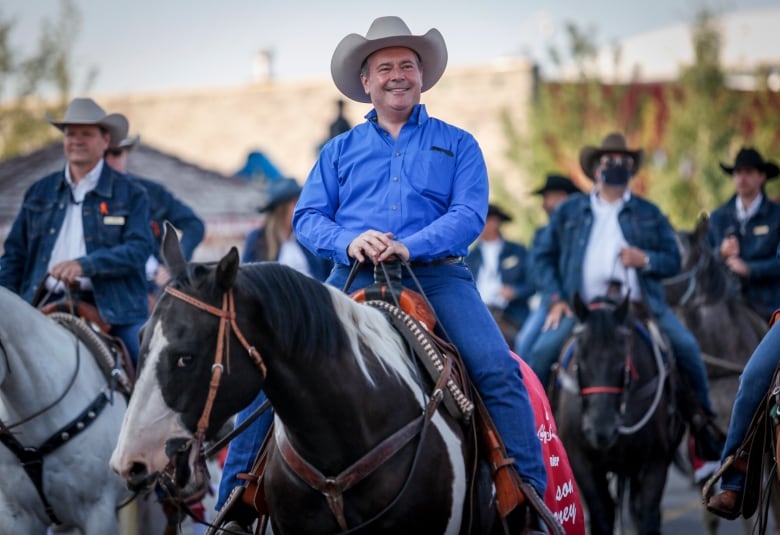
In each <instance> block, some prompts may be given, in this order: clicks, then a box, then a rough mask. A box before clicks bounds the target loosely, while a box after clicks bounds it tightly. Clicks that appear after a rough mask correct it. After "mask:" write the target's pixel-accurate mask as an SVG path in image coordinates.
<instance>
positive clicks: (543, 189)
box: [531, 184, 581, 195]
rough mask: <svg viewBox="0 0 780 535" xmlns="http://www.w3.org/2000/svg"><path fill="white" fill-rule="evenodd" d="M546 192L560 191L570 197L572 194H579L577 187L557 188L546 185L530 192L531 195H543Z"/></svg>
mask: <svg viewBox="0 0 780 535" xmlns="http://www.w3.org/2000/svg"><path fill="white" fill-rule="evenodd" d="M548 191H562V192H563V193H566V194H568V195H571V194H572V193H581V191H580V189H579V188H578V187H577V186H567V187H564V188H559V187H555V186H553V187H548V186H547V185H546V184H545V185H544V186H542V187H541V188H539V189H535V190H533V191H532V192H531V194H533V195H544V194H545V193H547V192H548Z"/></svg>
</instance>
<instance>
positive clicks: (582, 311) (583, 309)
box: [574, 292, 590, 323]
mask: <svg viewBox="0 0 780 535" xmlns="http://www.w3.org/2000/svg"><path fill="white" fill-rule="evenodd" d="M588 312H590V311H589V310H588V305H586V304H585V301H583V300H582V297H580V292H574V314H575V315H576V316H577V319H578V320H580V322H581V323H584V322H585V320H586V319H587V318H588Z"/></svg>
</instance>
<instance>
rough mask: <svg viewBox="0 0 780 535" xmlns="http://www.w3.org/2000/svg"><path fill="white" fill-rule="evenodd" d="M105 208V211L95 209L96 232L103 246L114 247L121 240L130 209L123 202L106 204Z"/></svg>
mask: <svg viewBox="0 0 780 535" xmlns="http://www.w3.org/2000/svg"><path fill="white" fill-rule="evenodd" d="M101 206H102V204H101ZM107 208H108V210H106V212H107V213H102V212H103V210H98V211H97V229H98V232H97V234H98V236H99V240H100V244H101V245H102V246H103V247H114V246H116V245H119V244H121V243H122V241H123V237H124V231H125V228H127V222H128V216H129V215H130V211H129V210H128V209H127V206H125V205H124V204H113V205H108V207H107Z"/></svg>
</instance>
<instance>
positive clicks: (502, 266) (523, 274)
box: [466, 240, 534, 325]
mask: <svg viewBox="0 0 780 535" xmlns="http://www.w3.org/2000/svg"><path fill="white" fill-rule="evenodd" d="M482 262H483V259H482V249H480V247H479V246H476V247H474V249H472V250H471V252H470V253H469V255H468V256H467V257H466V265H467V266H468V267H469V269H470V270H471V273H472V274H473V275H474V279H475V280H476V279H477V277H478V276H479V270H480V269H481V268H482ZM527 264H528V251H527V249H526V248H525V246H524V245H522V244H520V243H515V242H512V241H507V240H504V246H503V247H502V248H501V252H500V253H499V255H498V267H499V272H500V274H501V282H502V283H503V284H505V285H507V286H510V287H511V288H512V290H513V291H514V294H515V297H514V299H512V300H511V301H510V302H509V303H507V305H506V308H505V309H504V314H505V315H506V316H507V317H509V318H510V319H512V321H514V322H515V323H516V324H517V325H521V324H522V323H523V322H524V321H525V320H526V318H527V317H528V314H529V313H530V309H529V307H528V299H529V298H530V297H531V296H532V295H533V294H534V285H533V284H532V283H531V281H530V279H529V278H528V266H527Z"/></svg>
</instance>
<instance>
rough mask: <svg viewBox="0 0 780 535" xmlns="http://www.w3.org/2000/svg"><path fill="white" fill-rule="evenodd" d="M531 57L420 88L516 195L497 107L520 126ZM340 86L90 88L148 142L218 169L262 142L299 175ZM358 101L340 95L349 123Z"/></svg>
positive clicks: (463, 71)
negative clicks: (109, 93) (106, 92)
mask: <svg viewBox="0 0 780 535" xmlns="http://www.w3.org/2000/svg"><path fill="white" fill-rule="evenodd" d="M531 73H532V65H531V64H530V63H528V62H526V61H524V60H520V59H511V60H503V61H496V62H495V63H492V64H489V65H483V66H478V67H471V68H460V69H450V70H448V71H447V72H446V73H445V74H444V76H443V77H442V79H441V81H440V82H439V83H438V84H437V85H436V86H435V87H434V88H433V89H431V90H430V91H428V92H427V93H424V94H423V102H424V103H425V104H426V105H427V107H428V112H429V113H430V114H431V115H433V116H435V117H438V118H440V119H443V120H445V121H447V122H450V123H452V124H455V125H456V126H459V127H461V128H464V129H466V130H468V131H469V132H471V133H472V134H474V136H475V137H476V138H477V140H478V141H479V143H480V145H481V147H482V150H483V152H484V154H485V159H486V161H487V164H488V170H489V172H490V174H491V178H493V179H498V178H499V177H503V181H504V182H505V185H506V187H507V189H509V190H510V191H513V193H515V192H516V194H517V195H519V194H522V193H524V192H525V191H527V188H526V186H525V182H524V180H523V177H522V176H521V174H520V172H519V171H518V170H516V169H514V168H513V166H512V165H511V164H510V162H509V161H508V159H507V157H506V152H507V146H506V138H505V135H504V133H503V127H502V122H501V114H502V112H504V111H507V112H508V113H509V116H510V117H511V118H512V121H513V123H514V124H515V126H516V127H517V128H520V129H521V131H525V128H526V127H527V122H526V118H527V106H528V103H529V99H530V98H531V91H532V87H533V81H532V75H531ZM339 97H340V94H339V93H338V92H337V90H336V89H335V87H334V85H333V82H332V81H331V80H330V79H325V80H316V81H311V82H296V83H278V82H273V81H271V82H265V83H258V84H254V85H248V86H244V87H238V88H233V89H222V90H210V91H207V92H206V91H203V92H194V91H193V92H188V93H168V94H149V95H134V96H127V97H116V96H114V97H98V98H99V102H100V103H101V105H102V106H103V107H104V108H105V109H107V110H110V111H112V112H113V111H118V112H122V113H125V114H126V115H127V116H128V118H129V119H130V130H131V133H140V134H141V135H142V141H143V142H145V143H148V144H151V145H153V146H155V147H156V148H158V149H160V150H163V151H166V152H170V153H173V154H176V155H177V156H179V157H181V158H183V159H185V160H189V161H192V162H194V163H197V164H200V165H202V166H204V167H207V168H211V169H214V170H217V171H221V172H223V173H227V174H232V173H233V172H235V171H236V170H238V169H239V168H241V167H242V166H243V164H244V162H245V158H246V155H247V153H248V152H249V151H252V150H261V151H263V152H264V153H265V154H266V155H267V156H268V157H269V158H270V159H271V161H272V162H274V163H275V164H276V165H277V167H279V169H280V171H282V173H284V174H287V175H289V176H293V177H296V178H297V179H298V180H299V181H301V182H302V181H303V180H304V179H305V178H306V176H307V174H308V172H309V170H310V169H311V166H312V164H313V163H314V160H315V158H316V148H317V147H318V146H319V144H320V143H321V142H322V141H323V140H324V138H325V136H326V134H327V130H328V125H329V124H330V122H331V121H332V120H333V118H334V117H335V114H336V105H335V101H336V100H337V99H338V98H339ZM369 109H370V107H369V105H367V104H358V103H355V102H351V101H348V102H347V105H346V107H345V111H346V115H347V118H348V119H349V120H350V122H351V123H352V124H356V123H358V122H361V121H362V120H363V119H362V117H363V115H364V114H365V113H366V112H368V111H369Z"/></svg>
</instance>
